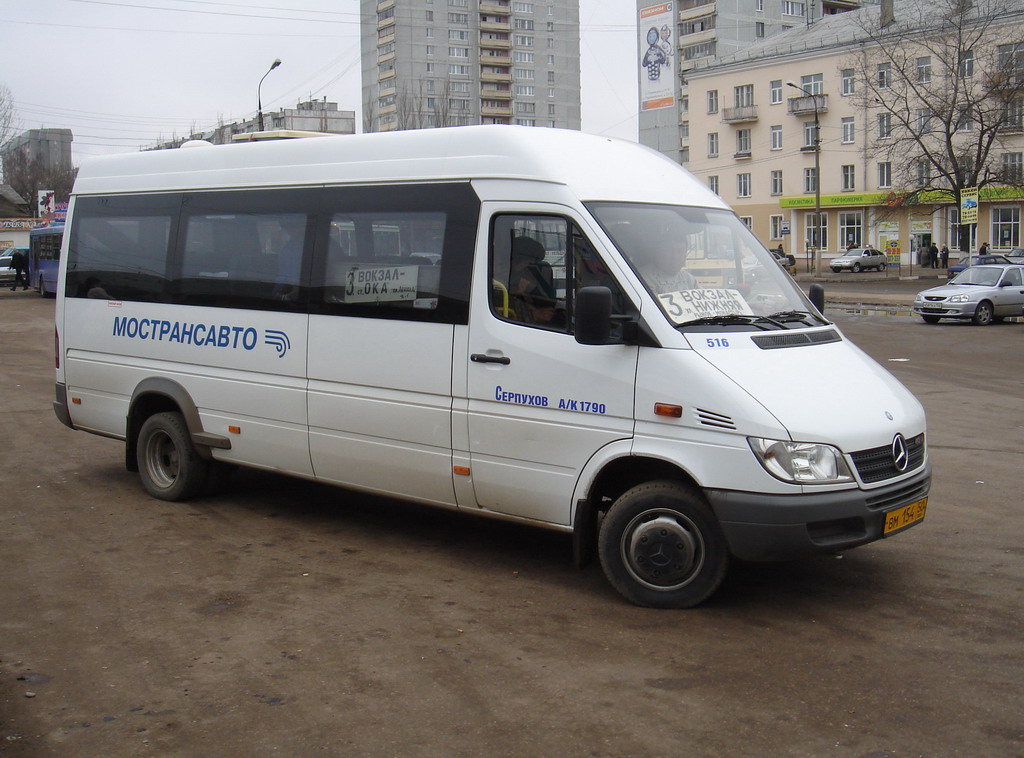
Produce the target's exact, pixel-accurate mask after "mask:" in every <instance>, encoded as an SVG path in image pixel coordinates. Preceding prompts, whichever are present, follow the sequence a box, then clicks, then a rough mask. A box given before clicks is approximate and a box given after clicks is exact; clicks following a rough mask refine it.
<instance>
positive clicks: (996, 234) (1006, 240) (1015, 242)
mask: <svg viewBox="0 0 1024 758" xmlns="http://www.w3.org/2000/svg"><path fill="white" fill-rule="evenodd" d="M991 213H992V244H994V245H995V246H996V247H1018V246H1019V245H1020V206H1019V205H996V206H993V207H992V211H991Z"/></svg>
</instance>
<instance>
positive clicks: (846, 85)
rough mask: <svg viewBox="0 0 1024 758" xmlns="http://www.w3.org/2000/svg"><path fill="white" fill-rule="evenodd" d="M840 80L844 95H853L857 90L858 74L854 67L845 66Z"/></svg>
mask: <svg viewBox="0 0 1024 758" xmlns="http://www.w3.org/2000/svg"><path fill="white" fill-rule="evenodd" d="M840 82H841V84H842V90H841V91H842V93H843V95H844V96H847V95H852V94H853V93H855V92H856V91H857V76H856V74H855V73H854V71H853V69H852V68H844V69H843V70H842V72H841V78H840Z"/></svg>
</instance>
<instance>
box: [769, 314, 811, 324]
mask: <svg viewBox="0 0 1024 758" xmlns="http://www.w3.org/2000/svg"><path fill="white" fill-rule="evenodd" d="M768 318H771V319H776V320H777V321H780V322H782V323H784V324H790V323H793V322H795V321H798V322H800V323H801V324H807V325H808V326H814V323H815V322H816V321H819V319H818V316H816V315H814V314H813V313H808V312H807V311H779V312H778V313H773V314H772V315H771V316H768Z"/></svg>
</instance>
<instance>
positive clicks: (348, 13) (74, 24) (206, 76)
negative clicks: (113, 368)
mask: <svg viewBox="0 0 1024 758" xmlns="http://www.w3.org/2000/svg"><path fill="white" fill-rule="evenodd" d="M538 2H541V0H538ZM289 5H293V6H294V7H288V6H289ZM634 7H635V6H634V3H633V2H632V1H631V0H580V24H581V37H582V40H581V44H580V53H581V58H582V61H581V63H582V88H583V93H582V98H583V130H584V131H586V132H591V133H594V134H603V135H608V136H614V137H624V138H626V139H631V140H636V135H637V114H636V111H637V95H636V88H637V84H636V82H637V73H636V72H637V69H636V63H635V50H636V32H635V21H634V17H635V11H634ZM0 24H2V25H3V28H4V35H3V42H4V44H3V47H2V48H0V49H2V58H0V61H2V63H0V84H3V85H6V86H7V88H8V89H9V90H10V92H11V94H12V96H13V99H14V102H15V107H16V109H17V115H18V120H19V127H20V128H21V129H38V128H43V127H64V128H69V129H71V130H72V131H73V132H74V144H73V147H74V158H75V162H76V163H77V162H80V161H81V160H82V159H83V158H87V157H89V156H91V155H101V154H105V153H109V152H121V151H133V150H137V149H138V148H139V147H140V146H148V145H152V144H154V143H155V142H158V141H160V140H161V139H169V138H171V137H173V136H184V135H186V134H189V133H190V132H191V131H192V130H193V129H195V130H200V129H206V128H209V127H212V126H216V125H217V123H218V122H220V121H223V122H231V121H237V120H242V119H245V118H251V117H252V116H253V115H254V114H255V112H256V95H257V92H256V90H257V85H258V84H259V80H260V77H261V76H263V74H264V73H266V71H267V69H269V68H270V64H271V63H272V62H273V61H274V59H275V58H280V59H281V60H282V61H283V63H282V65H281V67H280V68H278V69H276V70H275V71H274V72H273V73H271V74H270V75H269V76H267V78H266V80H265V81H264V83H263V89H262V100H263V111H264V113H267V112H270V111H274V110H277V109H279V108H294V107H295V104H296V103H297V102H299V101H300V100H305V99H309V98H310V97H312V98H315V99H323V98H324V97H326V98H327V100H329V101H332V102H337V103H338V107H339V108H340V109H342V110H355V111H356V115H357V120H356V128H357V130H359V129H361V120H360V118H359V115H360V80H359V77H360V63H359V0H292V2H290V3H287V4H286V3H283V2H280V0H251V2H242V0H219V1H216V2H215V1H214V0H30V1H29V2H24V1H23V2H14V0H4V1H3V2H0Z"/></svg>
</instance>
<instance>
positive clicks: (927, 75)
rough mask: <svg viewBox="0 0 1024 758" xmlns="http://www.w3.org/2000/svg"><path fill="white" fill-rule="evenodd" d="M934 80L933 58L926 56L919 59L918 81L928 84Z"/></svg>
mask: <svg viewBox="0 0 1024 758" xmlns="http://www.w3.org/2000/svg"><path fill="white" fill-rule="evenodd" d="M931 80H932V58H931V56H930V55H925V56H923V57H921V58H918V59H917V81H919V82H921V83H922V84H927V83H928V82H930V81H931Z"/></svg>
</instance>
